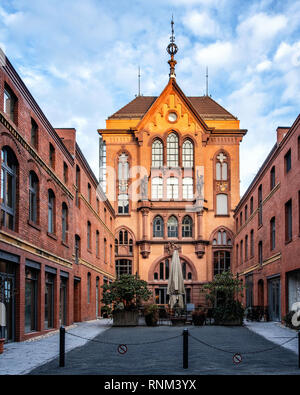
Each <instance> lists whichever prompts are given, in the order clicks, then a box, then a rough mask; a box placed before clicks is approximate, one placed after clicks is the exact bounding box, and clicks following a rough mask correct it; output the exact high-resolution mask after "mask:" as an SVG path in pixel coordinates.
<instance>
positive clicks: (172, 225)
mask: <svg viewBox="0 0 300 395" xmlns="http://www.w3.org/2000/svg"><path fill="white" fill-rule="evenodd" d="M167 227H168V237H178V221H177V218H176V217H174V215H172V217H170V218H169V219H168V224H167Z"/></svg>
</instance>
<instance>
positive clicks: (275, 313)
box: [268, 277, 281, 321]
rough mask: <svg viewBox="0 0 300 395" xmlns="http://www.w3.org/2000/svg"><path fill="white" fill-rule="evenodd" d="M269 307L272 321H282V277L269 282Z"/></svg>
mask: <svg viewBox="0 0 300 395" xmlns="http://www.w3.org/2000/svg"><path fill="white" fill-rule="evenodd" d="M268 305H269V316H270V320H271V321H280V319H281V317H280V277H276V278H272V279H270V280H268Z"/></svg>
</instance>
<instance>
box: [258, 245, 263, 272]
mask: <svg viewBox="0 0 300 395" xmlns="http://www.w3.org/2000/svg"><path fill="white" fill-rule="evenodd" d="M258 263H259V265H260V266H262V264H263V244H262V241H260V242H259V243H258Z"/></svg>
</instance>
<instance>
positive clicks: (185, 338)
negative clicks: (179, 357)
mask: <svg viewBox="0 0 300 395" xmlns="http://www.w3.org/2000/svg"><path fill="white" fill-rule="evenodd" d="M182 335H183V369H187V368H188V367H189V331H188V329H184V330H183V334H182Z"/></svg>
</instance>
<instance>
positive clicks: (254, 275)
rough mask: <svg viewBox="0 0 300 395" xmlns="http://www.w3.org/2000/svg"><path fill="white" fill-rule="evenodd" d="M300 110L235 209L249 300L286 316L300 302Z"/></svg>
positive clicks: (239, 262)
mask: <svg viewBox="0 0 300 395" xmlns="http://www.w3.org/2000/svg"><path fill="white" fill-rule="evenodd" d="M299 206H300V115H299V116H298V118H297V119H296V120H295V122H294V124H293V125H292V127H290V128H283V127H279V128H278V129H277V142H276V144H275V146H274V147H273V149H272V151H271V152H270V154H269V156H268V157H267V159H266V160H265V162H264V164H263V165H262V167H261V169H260V170H259V172H258V174H257V175H256V177H255V178H254V180H253V182H252V183H251V185H250V186H249V188H248V190H247V191H246V193H245V194H244V196H243V197H242V199H241V201H240V203H239V204H238V206H237V208H236V210H235V215H234V218H235V223H236V236H235V260H234V265H233V272H234V273H236V274H237V275H238V276H240V277H241V278H242V279H243V281H244V283H245V285H246V286H247V288H246V291H245V297H244V298H245V299H244V302H245V305H246V306H247V307H249V306H264V307H267V308H268V312H269V316H270V319H271V320H278V321H280V320H282V319H283V317H284V316H285V315H286V314H287V313H288V312H289V311H290V310H291V308H292V305H293V303H296V302H300V258H299V257H300V238H299V236H300V208H299Z"/></svg>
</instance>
